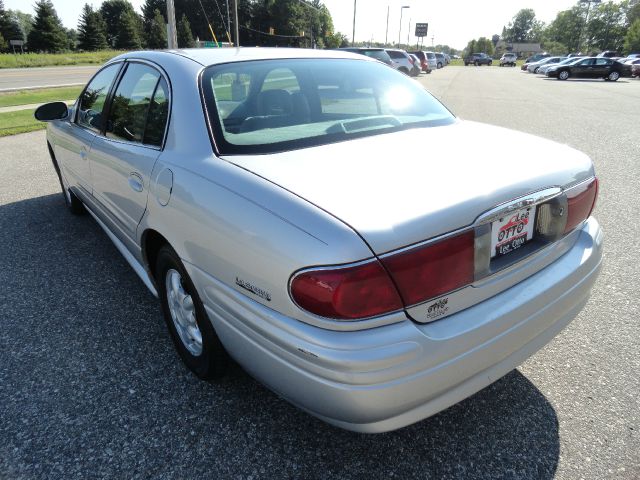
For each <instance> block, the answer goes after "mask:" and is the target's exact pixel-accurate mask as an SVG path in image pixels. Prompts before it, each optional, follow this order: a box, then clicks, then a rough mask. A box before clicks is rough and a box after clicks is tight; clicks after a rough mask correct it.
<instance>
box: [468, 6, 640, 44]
mask: <svg viewBox="0 0 640 480" xmlns="http://www.w3.org/2000/svg"><path fill="white" fill-rule="evenodd" d="M501 39H502V40H504V41H505V42H507V43H540V45H541V47H542V49H543V50H545V51H547V52H548V53H550V54H555V55H563V54H567V53H584V54H591V53H599V52H601V51H604V50H615V51H617V52H619V53H620V54H622V53H626V54H629V53H635V52H640V0H624V1H622V2H613V1H607V2H594V1H593V0H592V2H591V3H587V2H580V1H578V2H577V3H576V5H574V6H573V7H571V8H570V9H568V10H563V11H561V12H558V14H557V15H556V18H555V19H554V20H553V21H552V22H551V23H549V24H545V23H544V22H542V21H540V20H538V19H537V18H536V14H535V11H534V10H533V9H531V8H526V9H522V10H520V11H519V12H518V13H517V14H516V15H515V16H514V17H513V19H512V20H511V22H509V24H508V25H506V26H504V27H503V29H502V34H501V35H499V34H495V35H493V36H492V37H491V38H490V39H489V38H487V37H480V38H478V39H474V40H471V41H470V42H469V43H468V44H467V47H466V48H465V50H464V51H465V54H468V53H473V52H484V53H487V54H488V55H493V54H496V55H499V54H501V53H504V52H501V51H499V50H496V46H497V45H498V42H499V41H500V40H501Z"/></svg>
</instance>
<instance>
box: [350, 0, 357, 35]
mask: <svg viewBox="0 0 640 480" xmlns="http://www.w3.org/2000/svg"><path fill="white" fill-rule="evenodd" d="M356 2H357V0H353V32H351V46H353V45H355V43H356Z"/></svg>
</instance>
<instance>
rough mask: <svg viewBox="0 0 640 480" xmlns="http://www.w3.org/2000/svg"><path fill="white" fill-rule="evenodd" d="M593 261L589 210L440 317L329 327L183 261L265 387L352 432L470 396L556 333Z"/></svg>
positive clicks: (227, 338) (597, 251)
mask: <svg viewBox="0 0 640 480" xmlns="http://www.w3.org/2000/svg"><path fill="white" fill-rule="evenodd" d="M601 261H602V232H601V230H600V227H599V225H598V223H597V221H596V220H595V219H593V218H591V219H589V221H588V222H587V223H586V224H585V225H584V227H583V228H582V229H581V230H580V231H579V232H576V242H575V244H574V246H573V247H572V248H571V250H569V251H568V252H567V253H566V254H565V255H563V256H562V257H560V258H559V259H558V260H557V261H555V262H554V263H552V264H551V265H549V266H548V267H546V268H544V269H543V270H541V271H539V272H537V273H536V274H534V275H533V276H531V277H529V278H527V279H526V280H524V281H522V282H520V283H518V284H517V285H515V286H513V287H511V288H509V289H508V290H506V291H504V292H502V293H500V294H498V295H496V296H494V297H492V298H489V299H487V300H485V301H484V302H481V303H479V304H477V305H475V306H473V307H471V308H468V309H466V310H464V311H462V312H459V313H456V314H454V315H451V316H449V317H447V318H445V319H442V320H440V321H436V322H433V323H430V324H426V325H417V324H415V323H413V322H411V321H410V320H408V319H407V320H404V321H400V322H399V323H396V324H393V325H388V326H384V327H379V328H374V329H370V330H363V331H355V332H336V331H329V330H324V329H320V328H317V327H313V326H310V325H306V324H302V323H301V322H298V321H296V320H293V319H291V318H288V317H284V316H282V315H280V314H278V313H277V312H275V311H273V310H270V309H268V308H265V307H264V306H262V305H260V304H258V303H257V302H254V301H252V300H250V299H248V298H247V297H245V296H243V295H241V294H239V293H237V292H235V291H233V290H232V289H229V288H228V287H226V286H224V285H222V284H220V283H219V282H217V281H216V280H214V279H213V278H211V277H209V276H208V275H206V274H205V273H203V272H202V271H200V270H198V269H196V268H195V267H193V266H189V265H188V266H187V268H188V269H189V270H190V273H191V274H192V278H193V279H194V280H195V282H196V285H197V286H198V289H199V291H200V292H201V296H202V297H203V300H204V303H205V306H206V309H207V312H208V314H209V316H210V319H211V321H212V323H213V325H214V327H215V329H216V332H217V333H218V335H219V337H220V339H221V340H222V342H223V344H224V345H225V347H226V348H227V350H228V351H229V353H230V354H231V355H232V356H233V357H234V358H235V359H236V360H237V361H238V362H239V363H240V364H241V365H242V366H243V367H244V368H245V369H246V370H247V371H248V372H249V373H251V374H252V375H253V376H255V377H256V378H257V379H259V380H260V381H261V382H263V383H264V384H265V385H267V386H268V387H269V388H271V389H272V390H274V391H275V392H277V393H278V394H280V395H282V396H283V397H285V398H286V399H287V400H289V401H291V402H292V403H294V404H296V405H298V406H299V407H300V408H302V409H304V410H306V411H308V412H309V413H311V414H313V415H315V416H317V417H320V418H322V419H323V420H325V421H327V422H329V423H331V424H334V425H337V426H340V427H342V428H346V429H349V430H354V431H360V432H371V433H374V432H383V431H388V430H393V429H397V428H400V427H403V426H406V425H409V424H411V423H414V422H417V421H419V420H421V419H424V418H426V417H428V416H430V415H433V414H435V413H437V412H439V411H441V410H443V409H445V408H447V407H449V406H451V405H453V404H455V403H457V402H459V401H461V400H462V399H464V398H466V397H468V396H470V395H472V394H473V393H475V392H477V391H478V390H480V389H482V388H484V387H485V386H487V385H489V384H490V383H492V382H494V381H495V380H497V379H498V378H500V377H501V376H503V375H505V374H506V373H508V372H509V371H510V370H512V369H513V368H515V367H516V366H518V365H519V364H520V363H522V362H523V361H524V360H526V359H527V358H528V357H529V356H531V355H532V354H533V353H535V352H536V351H537V350H539V349H540V348H541V347H543V346H544V345H545V344H546V343H547V342H549V341H550V340H551V339H552V338H553V337H554V336H555V335H557V334H558V332H560V331H561V330H562V329H563V328H564V327H565V326H566V325H567V324H568V323H569V322H570V321H571V320H572V319H573V318H574V317H575V316H576V315H577V314H578V312H579V311H580V310H581V309H582V307H583V306H584V305H585V304H586V302H587V300H588V298H589V292H590V290H591V287H592V286H593V284H594V282H595V280H596V278H597V275H598V272H599V269H600V266H601Z"/></svg>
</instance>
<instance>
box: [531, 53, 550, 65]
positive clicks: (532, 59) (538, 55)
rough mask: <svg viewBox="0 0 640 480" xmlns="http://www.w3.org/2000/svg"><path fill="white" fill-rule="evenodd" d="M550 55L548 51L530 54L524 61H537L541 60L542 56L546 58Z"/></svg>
mask: <svg viewBox="0 0 640 480" xmlns="http://www.w3.org/2000/svg"><path fill="white" fill-rule="evenodd" d="M550 56H551V55H550V54H548V53H536V54H535V55H532V56H530V57H529V58H527V59H526V60H525V61H524V63H534V62H537V61H538V60H542V59H543V58H547V57H550Z"/></svg>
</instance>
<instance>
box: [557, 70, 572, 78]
mask: <svg viewBox="0 0 640 480" xmlns="http://www.w3.org/2000/svg"><path fill="white" fill-rule="evenodd" d="M570 76H571V74H570V73H569V71H568V70H562V71H561V72H558V80H566V79H567V78H569V77H570Z"/></svg>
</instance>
